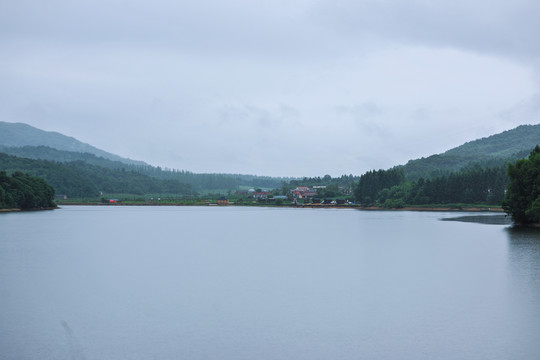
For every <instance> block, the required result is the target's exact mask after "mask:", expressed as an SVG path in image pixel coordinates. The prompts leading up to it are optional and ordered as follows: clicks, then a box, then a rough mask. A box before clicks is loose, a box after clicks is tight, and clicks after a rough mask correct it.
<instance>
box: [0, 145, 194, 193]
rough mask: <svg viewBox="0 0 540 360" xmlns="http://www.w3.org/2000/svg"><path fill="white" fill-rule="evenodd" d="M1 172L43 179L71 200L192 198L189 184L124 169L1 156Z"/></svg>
mask: <svg viewBox="0 0 540 360" xmlns="http://www.w3.org/2000/svg"><path fill="white" fill-rule="evenodd" d="M0 170H2V171H5V172H6V173H7V174H12V173H16V172H23V173H28V174H29V175H31V176H36V177H39V178H42V179H44V180H45V181H46V182H47V183H49V184H50V185H51V186H53V187H54V189H55V191H56V194H62V195H67V196H68V197H70V198H71V197H98V196H99V195H100V194H101V193H103V195H105V196H106V195H107V194H119V193H122V194H138V195H144V194H177V195H192V194H193V190H192V187H191V186H190V185H189V184H185V183H182V182H180V181H177V180H165V179H155V178H152V177H150V176H148V175H144V174H141V173H138V172H136V171H132V170H131V171H130V170H126V169H125V168H123V169H107V168H103V167H100V166H96V165H91V164H88V163H86V162H84V161H72V162H68V163H59V162H53V161H47V160H34V159H26V158H19V157H15V156H11V155H7V154H4V153H0Z"/></svg>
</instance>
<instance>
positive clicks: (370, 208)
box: [58, 202, 504, 213]
mask: <svg viewBox="0 0 540 360" xmlns="http://www.w3.org/2000/svg"><path fill="white" fill-rule="evenodd" d="M62 205H65V206H221V207H224V206H238V207H271V208H292V209H295V208H305V209H352V210H365V211H430V212H495V213H503V212H504V210H503V209H502V208H501V207H497V206H493V207H480V206H478V207H475V206H471V207H444V206H431V207H430V206H425V207H415V206H405V207H402V208H384V207H379V206H356V205H331V204H330V205H324V204H305V205H297V206H294V205H262V204H261V205H259V204H234V203H231V204H227V205H221V204H215V203H202V204H201V203H200V204H179V203H177V204H174V203H170V204H156V203H117V204H106V203H105V204H103V203H75V202H62V203H58V206H62Z"/></svg>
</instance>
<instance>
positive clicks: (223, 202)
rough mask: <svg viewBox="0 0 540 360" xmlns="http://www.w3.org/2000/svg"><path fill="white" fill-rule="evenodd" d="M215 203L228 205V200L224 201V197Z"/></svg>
mask: <svg viewBox="0 0 540 360" xmlns="http://www.w3.org/2000/svg"><path fill="white" fill-rule="evenodd" d="M216 203H217V204H218V205H229V200H228V199H226V198H225V197H224V196H222V197H220V198H219V199H217V201H216Z"/></svg>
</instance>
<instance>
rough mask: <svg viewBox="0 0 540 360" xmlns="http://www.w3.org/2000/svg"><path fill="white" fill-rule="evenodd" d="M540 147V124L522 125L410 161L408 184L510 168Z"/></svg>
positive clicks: (407, 171)
mask: <svg viewBox="0 0 540 360" xmlns="http://www.w3.org/2000/svg"><path fill="white" fill-rule="evenodd" d="M537 144H540V124H537V125H522V126H518V127H517V128H515V129H512V130H508V131H504V132H502V133H500V134H496V135H492V136H489V137H485V138H482V139H478V140H474V141H470V142H468V143H465V144H463V145H461V146H458V147H456V148H453V149H450V150H448V151H446V152H444V153H442V154H438V155H432V156H429V157H427V158H421V159H415V160H410V161H409V162H407V164H405V165H402V166H398V167H396V168H402V169H403V171H404V173H405V177H406V179H407V180H418V179H419V178H421V177H423V178H426V179H429V178H434V177H437V176H442V175H447V174H449V173H451V172H455V171H459V170H461V169H463V168H465V167H467V166H471V165H475V164H477V165H480V166H482V167H497V166H506V165H507V164H508V163H510V162H513V161H515V160H517V159H522V158H524V157H526V156H527V155H528V154H529V153H530V151H531V150H532V149H533V148H534V147H535V146H536V145H537Z"/></svg>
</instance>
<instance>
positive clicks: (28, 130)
mask: <svg viewBox="0 0 540 360" xmlns="http://www.w3.org/2000/svg"><path fill="white" fill-rule="evenodd" d="M0 145H1V146H3V147H22V146H41V145H42V146H48V147H51V148H54V149H58V150H65V151H72V152H79V153H90V154H94V155H96V156H98V157H103V158H106V159H110V160H113V161H120V162H123V163H126V164H135V165H146V163H144V162H142V161H137V160H131V159H126V158H123V157H120V156H118V155H115V154H111V153H109V152H106V151H103V150H100V149H98V148H96V147H94V146H91V145H88V144H85V143H83V142H81V141H79V140H77V139H75V138H72V137H70V136H66V135H63V134H60V133H58V132H53V131H44V130H41V129H37V128H35V127H33V126H30V125H27V124H23V123H8V122H4V121H0Z"/></svg>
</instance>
